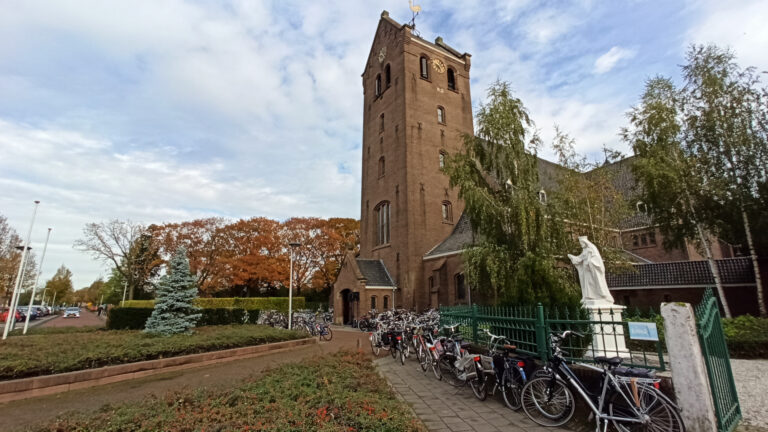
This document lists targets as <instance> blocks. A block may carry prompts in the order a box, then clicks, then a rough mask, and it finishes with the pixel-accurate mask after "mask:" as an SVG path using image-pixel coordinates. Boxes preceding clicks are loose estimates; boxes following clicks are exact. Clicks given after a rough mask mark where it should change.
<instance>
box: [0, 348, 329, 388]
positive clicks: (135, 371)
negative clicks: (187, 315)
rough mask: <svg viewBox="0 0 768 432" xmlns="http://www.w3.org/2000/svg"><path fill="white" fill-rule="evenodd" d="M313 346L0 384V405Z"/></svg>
mask: <svg viewBox="0 0 768 432" xmlns="http://www.w3.org/2000/svg"><path fill="white" fill-rule="evenodd" d="M315 344H317V338H314V337H312V338H305V339H296V340H290V341H284V342H275V343H270V344H262V345H254V346H248V347H242V348H233V349H228V350H219V351H210V352H205V353H199V354H189V355H184V356H177V357H169V358H164V359H157V360H146V361H141V362H136V363H126V364H122V365H116V366H105V367H101V368H96V369H86V370H82V371H75V372H65V373H61V374H55V375H45V376H38V377H32V378H22V379H17V380H10V381H2V382H0V403H5V402H10V401H14V400H20V399H28V398H33V397H38V396H45V395H50V394H56V393H63V392H67V391H70V390H78V389H83V388H89V387H94V386H98V385H103V384H110V383H115V382H120V381H127V380H131V379H136V378H142V377H145V376H149V375H155V374H159V373H164V372H171V371H176V370H182V369H189V368H195V367H199V366H205V365H210V364H215V363H224V362H229V361H234V360H240V359H245V358H250V357H258V356H261V355H264V354H266V353H271V352H273V351H277V350H284V349H291V348H297V347H300V346H305V345H315Z"/></svg>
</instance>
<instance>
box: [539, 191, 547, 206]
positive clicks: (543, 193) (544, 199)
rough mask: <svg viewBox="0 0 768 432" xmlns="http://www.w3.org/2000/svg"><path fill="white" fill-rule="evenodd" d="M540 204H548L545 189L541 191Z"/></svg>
mask: <svg viewBox="0 0 768 432" xmlns="http://www.w3.org/2000/svg"><path fill="white" fill-rule="evenodd" d="M539 202H540V203H542V204H546V203H547V193H546V192H544V189H542V190H540V191H539Z"/></svg>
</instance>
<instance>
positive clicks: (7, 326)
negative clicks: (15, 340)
mask: <svg viewBox="0 0 768 432" xmlns="http://www.w3.org/2000/svg"><path fill="white" fill-rule="evenodd" d="M38 205H40V201H35V209H34V210H33V211H32V220H31V221H30V222H29V231H27V242H26V243H25V247H24V250H23V251H22V252H21V262H20V263H19V274H18V275H16V286H15V287H14V289H13V297H12V298H11V308H9V309H8V319H6V320H5V328H4V329H3V340H5V339H7V338H8V331H9V330H10V329H11V326H13V322H12V320H11V318H12V317H16V302H17V301H18V298H19V288H20V287H21V284H22V279H23V278H24V267H25V265H24V264H26V260H27V251H28V250H29V241H30V239H31V238H32V227H34V226H35V216H37V206H38Z"/></svg>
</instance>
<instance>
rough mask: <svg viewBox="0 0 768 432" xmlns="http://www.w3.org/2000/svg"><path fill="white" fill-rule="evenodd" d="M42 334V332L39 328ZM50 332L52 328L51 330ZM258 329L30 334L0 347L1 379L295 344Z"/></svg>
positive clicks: (287, 336)
mask: <svg viewBox="0 0 768 432" xmlns="http://www.w3.org/2000/svg"><path fill="white" fill-rule="evenodd" d="M41 330H42V329H41ZM51 330H53V329H51ZM303 337H306V335H305V334H303V333H300V332H297V331H288V330H284V329H279V328H272V327H269V326H262V325H226V326H210V327H198V328H196V329H195V332H194V333H192V334H178V335H173V336H152V335H148V334H145V333H143V332H141V331H137V330H109V331H108V330H103V329H102V330H97V329H93V328H85V329H84V330H83V331H66V332H62V331H40V330H38V331H34V332H31V333H30V334H28V335H26V336H24V337H21V336H14V337H11V338H8V339H7V340H6V341H4V342H3V344H2V346H0V380H9V379H17V378H26V377H32V376H40V375H50V374H55V373H62V372H71V371H76V370H83V369H92V368H97V367H102V366H110V365H117V364H124V363H133V362H137V361H143V360H153V359H158V358H166V357H174V356H179V355H185V354H195V353H201V352H208V351H216V350H221V349H229V348H238V347H244V346H252V345H261V344H265V343H270V342H280V341H286V340H293V339H300V338H303Z"/></svg>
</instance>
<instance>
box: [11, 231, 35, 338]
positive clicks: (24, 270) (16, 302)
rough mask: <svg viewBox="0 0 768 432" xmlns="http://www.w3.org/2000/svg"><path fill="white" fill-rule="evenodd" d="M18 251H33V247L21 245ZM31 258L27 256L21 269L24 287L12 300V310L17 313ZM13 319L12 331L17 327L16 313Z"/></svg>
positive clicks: (17, 247)
mask: <svg viewBox="0 0 768 432" xmlns="http://www.w3.org/2000/svg"><path fill="white" fill-rule="evenodd" d="M16 249H17V250H20V251H21V250H26V251H29V250H32V247H31V246H26V247H25V246H22V245H19V246H16ZM31 256H32V255H27V259H25V260H24V264H23V265H22V267H21V274H22V275H23V276H22V279H21V283H22V286H21V287H19V293H18V294H17V295H16V297H14V298H12V299H11V301H12V303H11V306H12V307H11V309H10V310H13V311H15V310H16V309H18V308H19V300H21V289H22V288H23V284H24V278H25V277H26V276H27V265H28V264H29V258H30V257H31ZM27 316H29V312H27ZM11 318H12V319H11V330H13V328H14V327H15V326H16V313H14V314H13V316H12V317H11Z"/></svg>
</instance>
